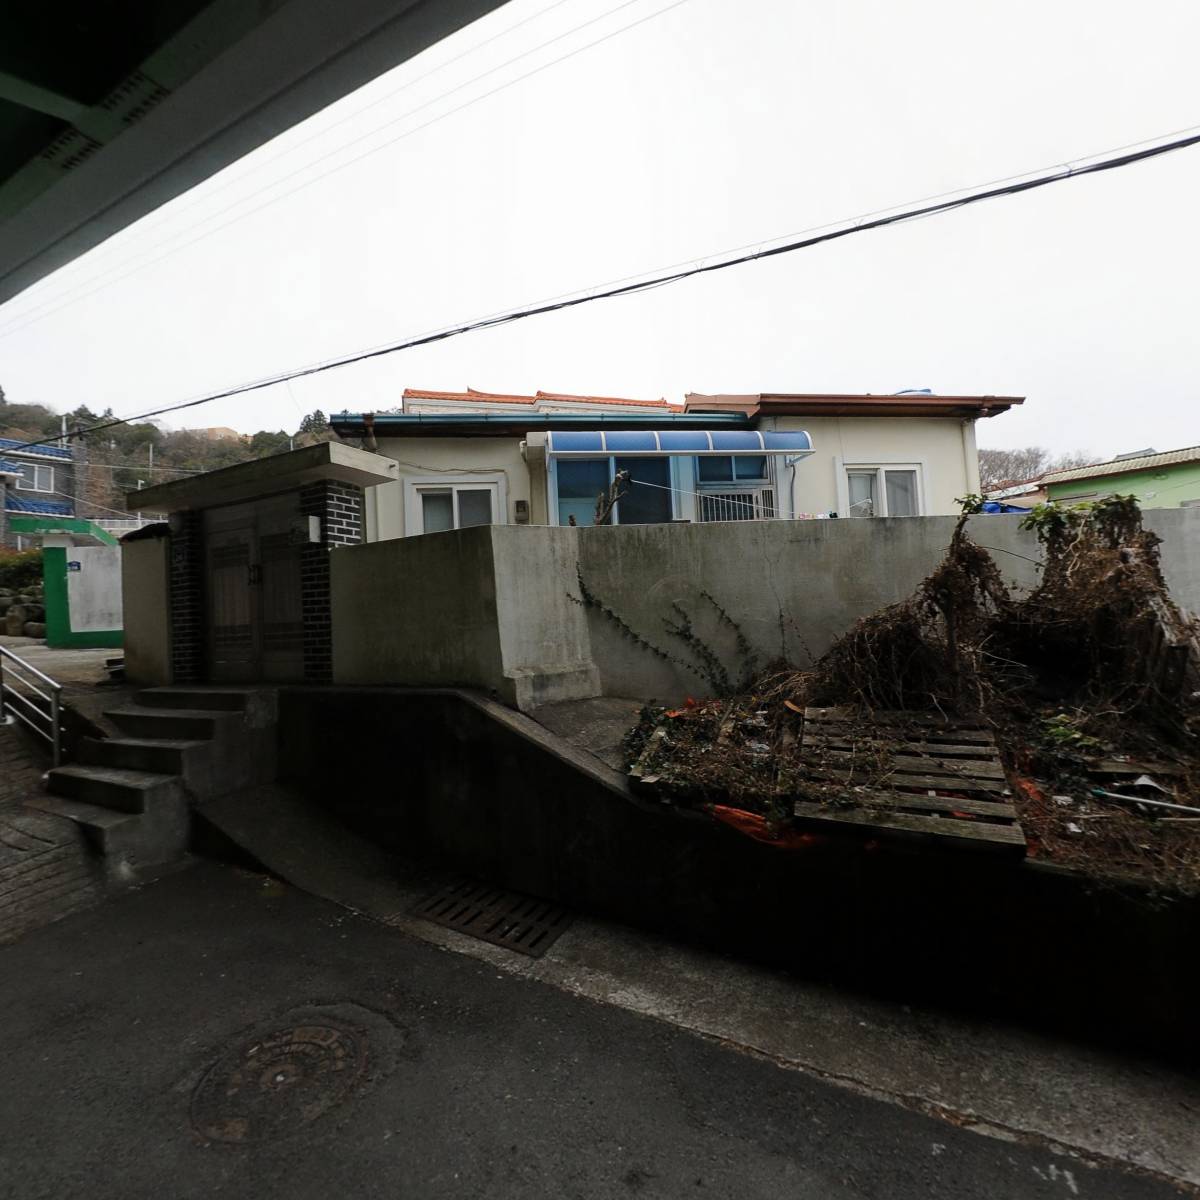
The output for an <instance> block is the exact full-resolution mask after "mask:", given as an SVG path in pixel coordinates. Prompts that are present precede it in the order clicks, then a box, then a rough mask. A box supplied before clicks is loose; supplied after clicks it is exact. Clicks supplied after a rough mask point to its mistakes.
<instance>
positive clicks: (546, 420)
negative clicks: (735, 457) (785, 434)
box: [329, 412, 754, 438]
mask: <svg viewBox="0 0 1200 1200" xmlns="http://www.w3.org/2000/svg"><path fill="white" fill-rule="evenodd" d="M329 424H330V427H331V428H332V429H333V431H334V432H335V433H337V434H340V435H341V436H342V437H370V438H389V437H412V436H414V435H415V436H424V437H431V436H434V435H436V434H438V433H444V434H447V435H449V436H454V435H455V434H462V433H464V432H469V433H479V434H482V435H484V436H500V435H503V434H505V433H511V434H512V435H513V436H517V435H520V434H521V433H525V432H528V431H530V430H535V429H538V430H540V429H545V430H566V429H584V430H593V429H631V428H632V429H639V428H641V429H713V428H716V427H720V428H722V429H752V428H753V427H754V419H753V418H752V417H750V416H748V415H747V414H745V413H701V412H690V413H640V412H639V413H630V412H621V413H522V414H517V413H512V414H509V413H340V414H338V415H337V416H334V417H331V418H330V421H329Z"/></svg>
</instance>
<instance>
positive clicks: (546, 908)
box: [413, 879, 571, 958]
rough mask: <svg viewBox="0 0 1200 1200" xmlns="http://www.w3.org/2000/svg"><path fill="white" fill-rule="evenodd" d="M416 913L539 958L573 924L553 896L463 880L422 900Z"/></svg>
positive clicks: (426, 918)
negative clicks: (554, 902)
mask: <svg viewBox="0 0 1200 1200" xmlns="http://www.w3.org/2000/svg"><path fill="white" fill-rule="evenodd" d="M413 912H414V914H415V915H416V916H418V917H424V918H425V920H427V921H433V922H434V923H435V924H438V925H445V926H446V928H448V929H457V930H458V931H459V933H469V934H470V935H471V936H472V937H477V938H480V939H481V940H482V941H485V942H491V943H493V944H494V945H496V946H504V947H505V948H506V949H509V950H516V951H518V952H519V953H520V954H528V955H529V956H530V957H531V958H541V956H542V955H543V954H545V953H546V951H547V950H548V949H549V948H550V947H551V946H552V945H553V944H554V942H555V941H556V940H557V939H558V936H559V934H560V933H562V932H563V930H564V929H566V928H567V926H568V925H570V923H571V914H570V913H569V912H568V911H567V910H566V909H565V908H562V907H560V906H559V905H557V904H552V903H551V902H550V901H549V900H539V899H538V898H537V897H536V896H525V895H523V894H522V893H520V892H508V891H505V890H504V889H503V888H498V887H493V886H492V885H491V884H489V883H479V882H478V881H476V880H472V879H462V880H459V881H457V882H456V883H452V884H450V886H449V887H445V888H443V889H442V890H441V891H440V892H436V893H435V894H434V895H432V896H430V897H428V898H427V899H425V900H422V901H421V903H420V904H418V905H417V907H416V908H415V909H414V910H413Z"/></svg>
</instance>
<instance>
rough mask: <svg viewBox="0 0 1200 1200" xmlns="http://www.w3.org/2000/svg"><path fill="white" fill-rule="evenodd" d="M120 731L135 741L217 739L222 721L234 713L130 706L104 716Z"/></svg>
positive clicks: (143, 705) (145, 705)
mask: <svg viewBox="0 0 1200 1200" xmlns="http://www.w3.org/2000/svg"><path fill="white" fill-rule="evenodd" d="M104 715H105V716H106V717H107V718H108V719H109V720H110V721H112V723H113V724H114V725H115V726H116V727H117V728H118V729H119V730H121V732H122V733H127V734H129V735H130V736H131V737H135V738H154V739H166V740H169V741H196V740H207V739H210V738H212V737H214V736H215V735H216V733H217V730H218V729H219V728H220V726H221V724H222V723H223V722H226V721H229V720H231V719H232V718H233V716H234V714H233V713H230V712H224V711H220V710H217V711H214V710H206V709H199V708H165V707H156V706H154V705H150V704H129V705H126V706H124V707H123V708H112V709H109V710H108V711H107V712H106V713H105V714H104Z"/></svg>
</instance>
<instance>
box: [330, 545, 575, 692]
mask: <svg viewBox="0 0 1200 1200" xmlns="http://www.w3.org/2000/svg"><path fill="white" fill-rule="evenodd" d="M576 532H577V531H576V530H574V529H551V528H548V527H545V526H542V527H538V528H536V529H534V528H529V527H524V526H517V525H507V526H504V525H494V526H479V527H476V528H474V529H461V530H454V531H448V532H446V533H434V534H427V535H425V536H423V537H416V538H399V539H395V540H392V541H387V542H373V543H370V544H368V545H363V546H351V547H344V548H340V549H338V550H337V551H336V552H335V553H334V554H333V556H332V560H331V585H332V606H333V678H334V682H335V683H379V684H405V685H421V686H443V685H464V686H471V687H478V688H482V689H484V690H485V691H488V692H491V693H493V694H495V695H496V696H498V697H500V699H502V700H503V701H504V702H505V703H507V704H511V705H514V706H515V707H518V708H522V709H529V708H533V707H536V705H537V704H540V703H545V702H547V701H549V700H556V699H574V698H577V697H581V696H593V695H596V694H597V692H598V689H599V681H598V676H597V673H596V670H595V667H594V666H593V664H592V657H591V647H590V642H589V638H588V630H587V622H586V619H585V615H584V611H583V608H582V606H581V605H580V604H579V603H578V602H572V600H571V594H577V591H578V589H577V588H576V587H574V586H569V585H573V581H574V578H575V562H576V540H575V535H576Z"/></svg>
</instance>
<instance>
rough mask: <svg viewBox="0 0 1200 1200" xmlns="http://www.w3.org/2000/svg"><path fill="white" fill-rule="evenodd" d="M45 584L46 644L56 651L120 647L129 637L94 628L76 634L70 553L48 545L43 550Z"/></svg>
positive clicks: (111, 630) (61, 548)
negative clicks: (70, 591)
mask: <svg viewBox="0 0 1200 1200" xmlns="http://www.w3.org/2000/svg"><path fill="white" fill-rule="evenodd" d="M42 582H43V583H44V584H45V590H46V644H47V645H48V646H53V647H55V648H56V649H59V650H62V649H77V650H78V649H85V648H89V647H101V646H120V645H122V644H123V643H124V641H125V635H124V633H123V632H122V631H121V630H120V629H93V630H88V631H87V632H81V633H76V632H75V631H74V630H73V629H72V628H71V606H70V604H69V603H68V600H67V551H66V549H65V548H64V547H62V546H47V547H46V549H44V550H43V551H42Z"/></svg>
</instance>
